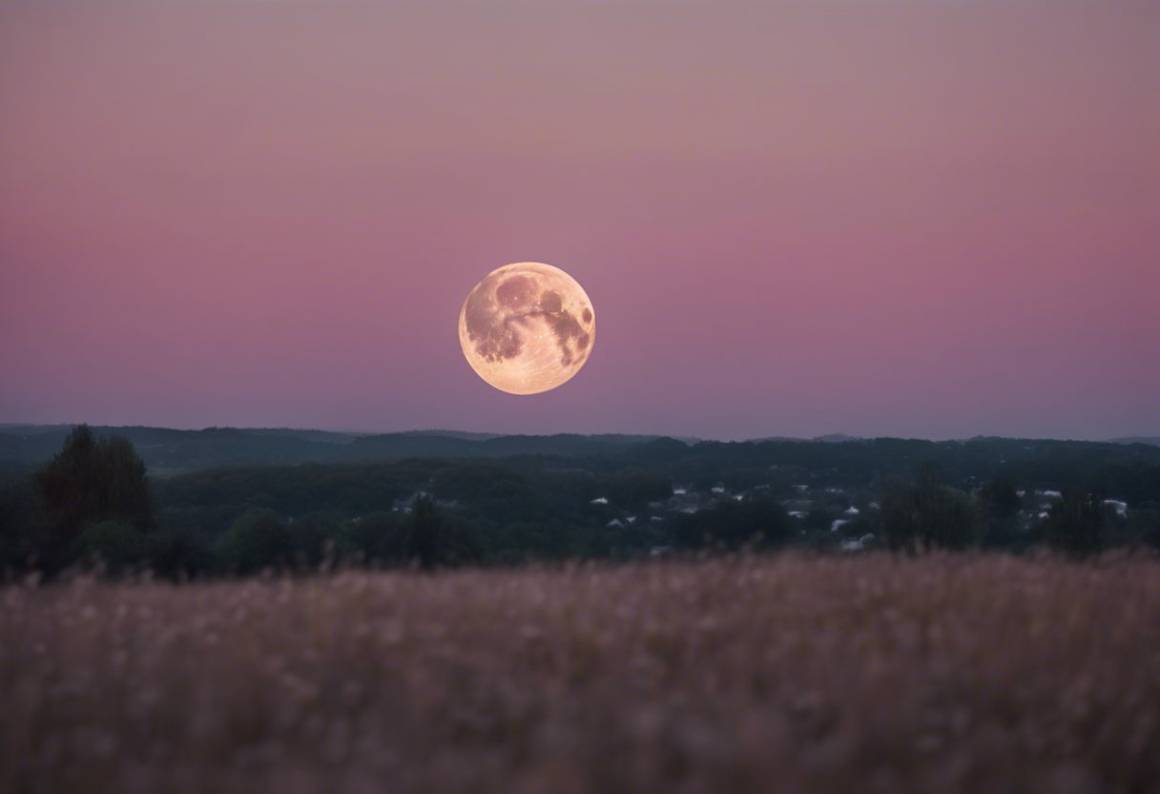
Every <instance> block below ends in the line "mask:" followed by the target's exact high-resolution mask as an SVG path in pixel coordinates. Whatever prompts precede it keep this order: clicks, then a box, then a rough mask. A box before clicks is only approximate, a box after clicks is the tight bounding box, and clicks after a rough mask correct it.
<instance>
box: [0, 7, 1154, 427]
mask: <svg viewBox="0 0 1160 794" xmlns="http://www.w3.org/2000/svg"><path fill="white" fill-rule="evenodd" d="M387 5H388V4H386V3H376V4H354V3H347V4H344V3H334V2H332V3H325V4H323V3H318V4H309V3H301V2H288V1H287V2H262V3H258V2H249V3H248V2H244V1H242V0H239V2H236V3H231V4H226V3H220V4H208V3H206V4H202V3H195V2H173V3H160V2H158V3H152V4H149V3H135V4H117V3H114V2H108V3H100V4H95V3H94V4H80V3H78V4H76V5H73V6H69V5H65V4H60V3H48V4H32V3H29V4H21V3H5V4H4V5H3V7H2V8H0V421H8V422H71V421H80V420H87V421H89V422H94V423H126V424H155V425H169V426H181V427H200V426H206V425H226V424H228V425H246V426H252V425H261V426H275V425H276V426H283V425H289V426H312V427H326V428H340V429H361V430H398V429H412V428H428V427H448V428H460V429H473V430H490V431H502V432H527V433H540V432H561V431H577V432H592V431H619V432H660V433H669V434H679V435H701V436H710V437H730V438H735V437H749V436H762V435H814V434H821V433H830V432H848V433H855V434H862V435H885V434H889V435H906V436H930V437H951V436H968V435H974V434H980V433H983V434H1008V435H1027V436H1056V437H1072V438H1097V437H1108V436H1115V435H1122V434H1131V433H1160V45H1158V42H1160V4H1156V3H1139V4H1134V3H1128V2H1116V1H1115V0H1110V1H1107V2H1098V3H1097V2H1093V3H1090V4H1083V3H1066V2H1046V1H1045V2H1033V1H1031V0H1026V1H1025V2H1018V3H1007V4H994V3H986V2H961V3H953V2H947V1H945V0H944V1H943V2H938V1H937V0H929V1H928V2H907V3H902V2H896V3H892V2H886V1H885V0H883V2H863V3H850V4H839V3H832V2H824V1H821V2H813V3H800V4H793V5H780V6H779V5H776V4H771V3H761V4H758V3H741V2H713V3H645V2H630V1H629V0H625V1H624V2H617V3H598V2H591V1H589V2H578V1H576V0H572V1H569V2H566V1H565V0H542V2H539V3H502V2H489V3H481V2H480V3H468V2H459V3H450V2H437V1H433V2H426V3H415V4H412V5H407V4H397V3H391V4H389V5H390V8H391V10H386V9H384V8H382V6H387ZM38 6H39V7H38ZM1012 6H1014V8H1013V7H1012ZM520 260H539V261H544V262H550V263H552V264H555V265H557V266H559V267H563V268H564V269H566V270H568V271H569V272H570V273H572V274H573V275H574V276H575V277H576V278H577V279H578V280H579V281H580V282H581V283H582V284H583V285H584V287H585V289H586V290H587V291H588V293H589V295H590V296H591V297H592V300H593V302H594V303H595V306H596V311H597V316H598V334H597V342H596V347H595V349H594V350H593V353H592V358H591V360H590V361H589V363H588V365H587V367H586V368H585V369H584V371H582V372H581V373H580V374H579V375H578V376H577V377H576V378H575V379H574V380H572V381H571V382H569V383H568V384H567V385H566V386H564V387H563V388H561V389H559V390H557V391H555V392H551V393H549V394H545V395H540V396H537V397H525V398H519V397H512V396H509V395H505V394H501V393H499V392H496V391H494V390H492V389H491V388H490V387H488V386H487V385H486V384H484V383H483V382H482V381H481V380H479V379H478V378H477V377H476V375H475V374H474V373H473V372H472V371H471V369H470V368H469V367H468V366H467V364H466V362H465V361H464V360H463V357H462V354H461V353H460V351H459V347H458V342H457V339H456V314H457V312H458V309H459V305H460V303H461V302H462V300H463V298H464V296H465V295H466V293H467V291H468V290H469V289H470V288H471V287H472V285H474V284H475V282H476V281H477V280H478V279H479V278H481V277H482V276H483V275H484V274H486V273H487V272H488V271H490V270H492V269H493V268H495V267H497V266H499V265H501V264H504V263H506V262H513V261H520Z"/></svg>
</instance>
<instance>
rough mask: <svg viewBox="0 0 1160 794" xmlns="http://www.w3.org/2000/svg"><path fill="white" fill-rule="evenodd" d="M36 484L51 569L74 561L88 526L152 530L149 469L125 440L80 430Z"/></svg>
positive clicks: (86, 428) (37, 478) (75, 431)
mask: <svg viewBox="0 0 1160 794" xmlns="http://www.w3.org/2000/svg"><path fill="white" fill-rule="evenodd" d="M36 481H37V485H38V488H39V491H40V495H41V498H42V501H43V504H44V507H45V509H46V511H47V513H48V516H49V521H50V523H51V532H50V536H49V538H48V539H47V548H45V549H44V552H45V553H44V557H45V562H46V564H47V565H48V567H49V568H56V567H60V566H62V565H64V564H67V563H68V562H71V561H72V560H73V559H75V557H74V555H75V553H76V552H77V550H78V547H77V545H76V540H77V538H78V537H79V536H80V534H81V532H82V531H83V530H84V529H85V527H86V526H87V525H89V524H93V523H96V522H101V521H119V522H123V523H125V524H126V525H128V526H131V527H133V528H134V529H135V530H136V531H138V532H142V531H144V530H146V529H148V528H149V527H150V526H152V523H153V509H152V504H151V501H150V498H149V483H148V481H147V480H146V479H145V464H144V463H143V462H142V461H141V458H140V457H138V455H137V452H136V450H134V449H133V445H132V444H131V443H129V441H128V440H127V439H124V438H120V437H116V436H114V437H112V438H104V439H99V438H97V437H96V436H95V435H94V434H93V432H92V430H90V429H89V427H88V425H81V426H79V427H77V428H76V429H75V430H73V431H72V433H70V434H69V436H68V438H67V439H66V440H65V443H64V447H63V448H62V449H61V451H60V452H59V453H57V455H56V457H54V458H53V459H52V460H51V461H50V462H49V463H48V464H46V465H45V466H44V467H43V468H41V469H40V470H39V471H38V472H37V474H36Z"/></svg>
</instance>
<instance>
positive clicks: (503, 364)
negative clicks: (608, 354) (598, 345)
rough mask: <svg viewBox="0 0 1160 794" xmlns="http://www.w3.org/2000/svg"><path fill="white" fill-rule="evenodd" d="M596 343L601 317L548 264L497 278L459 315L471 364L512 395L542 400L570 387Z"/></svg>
mask: <svg viewBox="0 0 1160 794" xmlns="http://www.w3.org/2000/svg"><path fill="white" fill-rule="evenodd" d="M595 341H596V311H595V310H594V309H593V308H592V301H591V300H589V299H588V294H587V293H586V292H584V288H583V287H581V286H580V284H579V283H578V282H577V281H576V279H574V278H572V277H571V276H569V275H568V274H567V273H565V272H564V271H563V270H561V269H560V268H558V267H552V266H551V265H545V264H543V263H542V262H516V263H514V264H511V265H504V266H503V267H501V268H497V269H496V270H493V271H491V272H490V273H488V274H487V276H486V277H485V278H484V279H483V281H480V282H479V283H478V284H476V285H475V287H474V289H472V290H471V292H469V293H467V299H466V300H465V301H463V307H462V308H461V309H460V310H459V345H460V346H461V347H462V348H463V355H464V356H465V357H466V358H467V363H468V364H470V365H471V368H472V369H473V370H475V372H476V374H477V375H479V377H481V378H483V379H484V380H485V381H487V382H488V383H489V384H491V385H492V386H494V387H495V388H497V389H499V390H500V391H504V392H507V393H508V394H539V393H540V392H546V391H550V390H552V389H554V388H556V387H557V386H561V385H563V384H564V383H567V382H568V381H569V380H571V379H572V378H573V376H575V375H576V373H577V372H579V371H580V368H581V367H583V366H584V363H585V362H586V361H588V355H589V353H591V352H592V345H593V343H594V342H595Z"/></svg>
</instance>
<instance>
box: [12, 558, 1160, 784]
mask: <svg viewBox="0 0 1160 794" xmlns="http://www.w3.org/2000/svg"><path fill="white" fill-rule="evenodd" d="M0 604H2V607H0V707H2V708H3V719H2V721H0V791H4V792H11V793H12V794H16V793H17V792H25V791H30V792H31V791H49V792H58V793H60V794H66V793H67V792H82V791H83V792H98V793H103V794H108V792H115V791H140V792H187V791H188V792H193V791H197V792H227V793H228V792H256V791H263V790H264V791H276V792H298V791H302V792H312V791H356V792H363V791H365V792H380V791H386V792H393V791H403V792H410V791H472V792H478V791H496V792H552V793H553V794H556V793H560V794H567V793H568V792H602V793H609V794H614V793H615V792H646V791H664V792H686V791H688V792H693V791H720V792H750V791H785V792H809V791H832V792H892V793H894V792H911V791H913V792H920V791H921V792H970V794H980V793H982V792H985V793H986V794H1000V793H1001V792H1012V794H1014V793H1015V792H1019V793H1020V794H1023V793H1024V792H1088V791H1092V792H1095V791H1119V792H1147V791H1152V792H1154V791H1158V790H1160V563H1157V562H1154V561H1148V560H1142V559H1107V560H1103V561H1100V562H1097V563H1090V564H1085V565H1079V564H1071V563H1066V562H1061V561H1057V560H1040V559H1036V560H1018V559H1009V558H1001V557H976V556H948V557H931V558H925V559H919V560H899V559H894V558H890V557H887V556H868V557H861V558H855V559H849V558H843V559H839V558H818V559H813V558H803V557H794V556H785V557H774V558H756V559H731V560H715V561H707V562H687V563H685V562H666V563H659V564H644V565H629V566H623V567H593V568H587V567H581V568H576V569H568V570H520V571H472V572H459V573H446V574H438V575H422V574H418V573H382V574H369V573H339V574H334V575H329V576H320V577H317V578H310V579H299V580H254V581H246V582H236V583H213V584H199V585H186V586H171V585H165V584H156V583H138V584H124V585H110V584H100V583H96V582H92V581H79V582H75V583H72V584H69V585H65V586H54V587H23V586H12V587H8V588H5V589H3V590H0Z"/></svg>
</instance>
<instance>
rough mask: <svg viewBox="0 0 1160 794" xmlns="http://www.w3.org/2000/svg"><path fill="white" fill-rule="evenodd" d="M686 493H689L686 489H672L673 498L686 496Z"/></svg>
mask: <svg viewBox="0 0 1160 794" xmlns="http://www.w3.org/2000/svg"><path fill="white" fill-rule="evenodd" d="M688 492H689V491H688V489H686V488H680V487H678V488H674V489H673V496H684V495H685V494H687V493H688Z"/></svg>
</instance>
